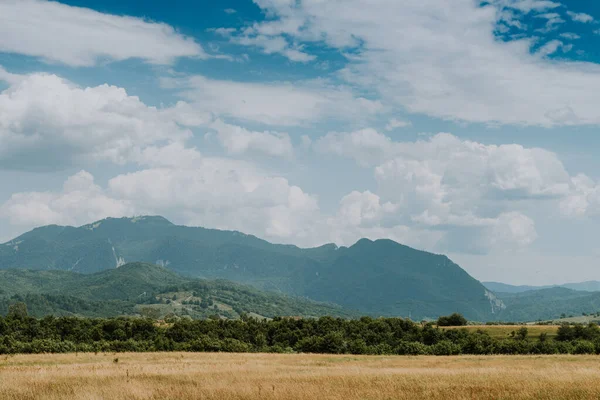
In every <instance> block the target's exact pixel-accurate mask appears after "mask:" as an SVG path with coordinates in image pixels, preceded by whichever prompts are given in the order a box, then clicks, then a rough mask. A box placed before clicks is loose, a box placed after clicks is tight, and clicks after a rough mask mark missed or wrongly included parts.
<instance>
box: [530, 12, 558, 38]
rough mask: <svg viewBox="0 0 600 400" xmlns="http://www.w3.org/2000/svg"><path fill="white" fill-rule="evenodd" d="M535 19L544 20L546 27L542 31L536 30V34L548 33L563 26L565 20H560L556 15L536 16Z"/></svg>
mask: <svg viewBox="0 0 600 400" xmlns="http://www.w3.org/2000/svg"><path fill="white" fill-rule="evenodd" d="M535 18H544V19H546V20H547V21H546V27H545V28H544V29H538V32H542V33H548V32H551V31H553V30H555V29H557V28H558V25H560V24H564V23H565V20H564V19H562V18H561V16H560V14H558V13H546V14H538V15H536V16H535Z"/></svg>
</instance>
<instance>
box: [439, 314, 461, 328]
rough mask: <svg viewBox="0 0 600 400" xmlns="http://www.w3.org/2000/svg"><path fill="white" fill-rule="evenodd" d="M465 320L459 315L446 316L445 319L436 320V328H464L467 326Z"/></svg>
mask: <svg viewBox="0 0 600 400" xmlns="http://www.w3.org/2000/svg"><path fill="white" fill-rule="evenodd" d="M467 322H468V321H467V319H466V318H465V317H463V316H462V315H461V314H459V313H454V314H452V315H447V316H445V317H439V318H438V320H437V325H438V326H465V325H467Z"/></svg>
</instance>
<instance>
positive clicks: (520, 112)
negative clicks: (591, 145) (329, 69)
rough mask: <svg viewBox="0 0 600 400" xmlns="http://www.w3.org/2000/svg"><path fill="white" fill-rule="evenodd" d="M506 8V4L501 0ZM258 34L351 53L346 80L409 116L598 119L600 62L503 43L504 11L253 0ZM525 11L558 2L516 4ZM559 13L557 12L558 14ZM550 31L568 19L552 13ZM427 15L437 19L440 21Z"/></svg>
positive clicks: (532, 121)
mask: <svg viewBox="0 0 600 400" xmlns="http://www.w3.org/2000/svg"><path fill="white" fill-rule="evenodd" d="M504 3H505V4H506V3H507V2H504ZM257 4H258V5H259V6H261V7H263V9H264V10H265V11H266V12H268V13H270V14H269V15H270V16H271V18H269V19H268V20H267V21H266V22H264V23H259V24H256V25H255V26H254V27H253V29H254V30H255V31H257V32H263V31H265V30H268V31H269V33H270V35H271V36H278V35H279V36H281V35H283V36H285V37H288V38H290V39H292V40H294V41H296V42H298V43H300V44H303V43H313V42H324V43H325V44H326V45H328V46H331V47H334V48H338V49H339V50H340V51H341V52H342V53H345V52H346V50H348V49H351V50H352V51H351V53H350V54H351V56H349V57H348V61H349V63H348V65H347V67H346V68H345V69H344V70H342V71H341V72H340V76H341V77H342V78H344V79H347V80H348V82H352V84H355V85H361V86H364V87H367V88H369V89H371V90H373V89H375V90H378V92H379V93H380V95H381V96H382V99H383V101H385V102H389V103H390V104H395V105H397V106H399V107H402V108H403V109H405V110H406V111H408V112H411V113H423V114H427V115H429V116H433V117H439V118H444V119H450V120H461V121H467V122H481V123H492V124H498V123H501V124H518V125H541V126H557V125H586V124H600V116H599V114H598V113H597V110H596V109H595V107H594V106H593V105H594V104H597V103H598V102H600V66H598V65H595V64H591V63H584V62H572V61H571V62H566V61H564V62H563V61H557V60H546V59H545V58H544V57H543V55H541V54H532V53H531V51H530V50H531V48H532V46H534V44H535V42H534V41H533V40H532V39H526V38H523V39H518V40H512V41H508V42H506V41H503V40H498V39H497V38H496V36H495V35H494V31H495V29H496V28H497V23H498V12H499V11H498V7H500V6H495V5H494V6H483V7H482V6H480V5H479V4H480V2H475V1H471V0H456V1H452V2H447V1H442V0H407V1H402V2H398V1H396V0H378V1H377V5H376V6H373V7H364V2H363V1H360V0H348V1H344V2H343V5H342V4H341V3H340V2H338V1H332V2H321V1H312V0H301V1H297V2H287V1H257ZM512 6H513V7H514V8H516V9H517V10H518V9H519V8H520V9H522V11H523V12H528V11H531V10H533V11H542V10H549V9H552V8H556V7H558V5H557V4H555V2H533V1H531V2H512ZM553 14H556V15H553ZM544 18H547V19H548V22H549V23H550V27H552V28H553V27H555V26H556V24H557V23H560V22H561V21H562V18H561V17H560V15H558V13H546V14H545V16H544ZM431 21H436V23H435V24H433V23H431Z"/></svg>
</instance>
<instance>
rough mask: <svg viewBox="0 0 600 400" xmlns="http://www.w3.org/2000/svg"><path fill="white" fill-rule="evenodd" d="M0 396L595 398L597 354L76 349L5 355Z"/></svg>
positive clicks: (599, 387)
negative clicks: (84, 350) (164, 351)
mask: <svg viewBox="0 0 600 400" xmlns="http://www.w3.org/2000/svg"><path fill="white" fill-rule="evenodd" d="M0 398H1V399H6V400H26V399H27V400H29V399H52V400H55V399H56V400H57V399H111V400H121V399H123V400H124V399H181V400H188V399H207V400H225V399H239V400H242V399H248V400H251V399H252V400H254V399H291V400H300V399H328V400H340V399H343V400H354V399H357V400H358V399H372V400H379V399H381V400H383V399H450V400H452V399H474V398H477V399H598V398H600V360H599V359H598V357H597V356H572V355H562V356H554V355H553V356H452V357H432V356H350V355H307V354H232V353H228V354H226V353H117V354H114V353H98V354H94V353H85V354H83V353H79V354H55V355H16V356H2V358H0Z"/></svg>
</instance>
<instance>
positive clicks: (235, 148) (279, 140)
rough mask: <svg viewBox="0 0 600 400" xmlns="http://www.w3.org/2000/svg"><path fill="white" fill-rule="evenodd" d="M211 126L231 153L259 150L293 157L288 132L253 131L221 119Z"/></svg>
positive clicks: (267, 153)
mask: <svg viewBox="0 0 600 400" xmlns="http://www.w3.org/2000/svg"><path fill="white" fill-rule="evenodd" d="M210 127H211V128H212V129H214V130H215V131H216V132H217V138H218V139H219V141H220V142H221V144H222V145H223V147H225V149H226V150H227V152H229V153H230V154H243V153H246V152H258V153H262V154H266V155H269V156H274V157H292V156H293V154H294V150H293V146H292V141H291V139H290V136H289V135H288V134H287V133H278V132H267V131H265V132H253V131H249V130H247V129H245V128H242V127H241V126H236V125H230V124H226V123H224V122H223V121H221V120H216V121H215V122H213V123H212V124H211V125H210Z"/></svg>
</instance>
